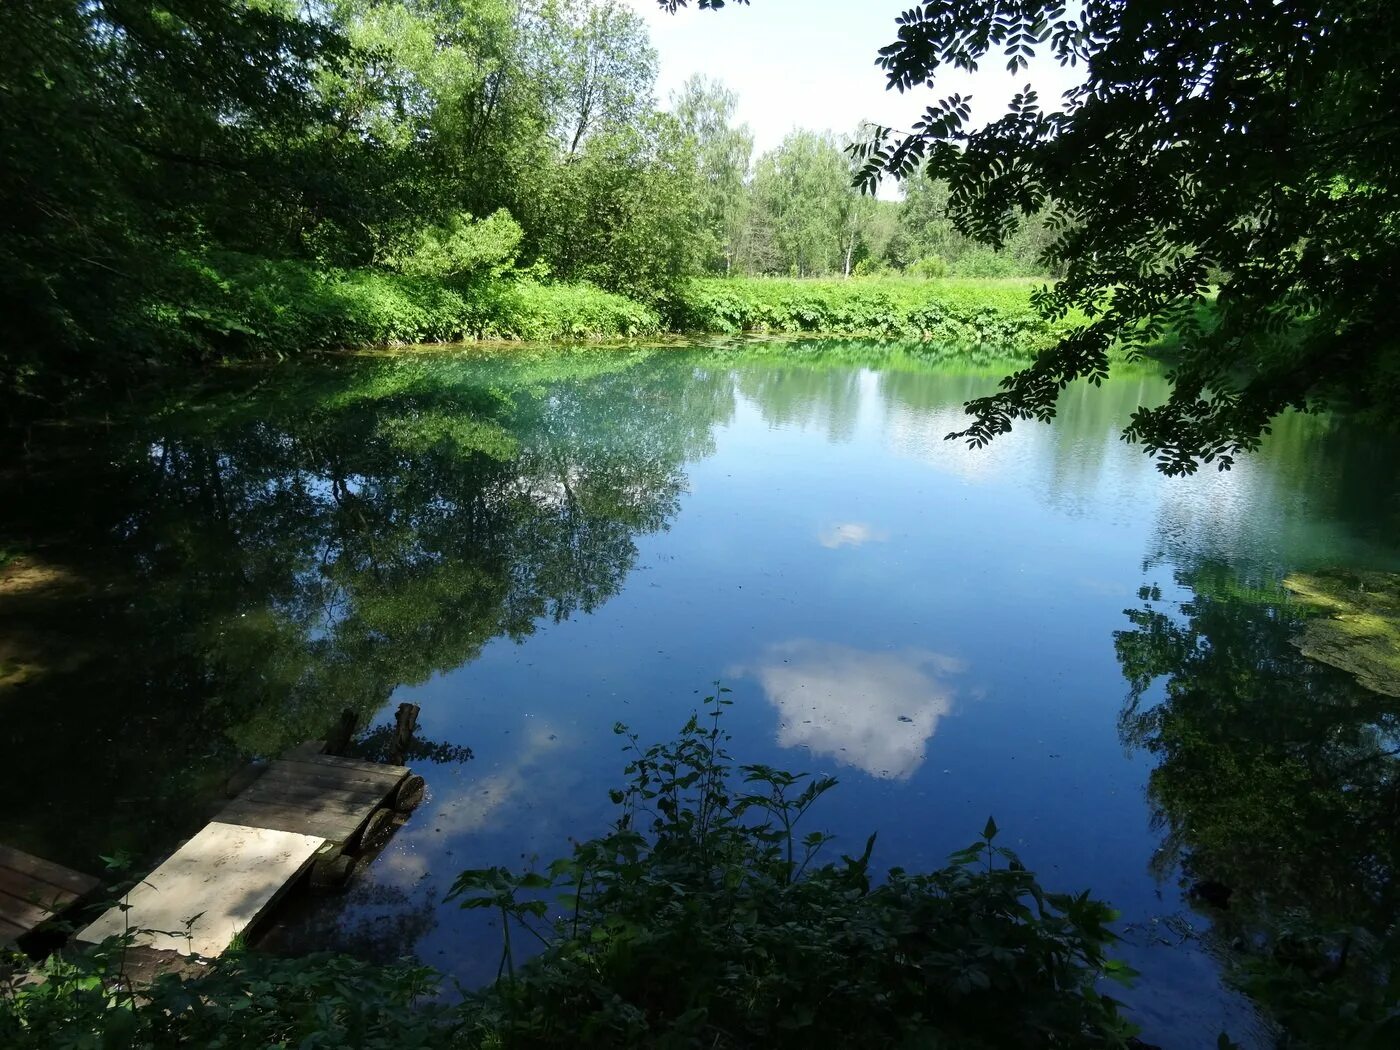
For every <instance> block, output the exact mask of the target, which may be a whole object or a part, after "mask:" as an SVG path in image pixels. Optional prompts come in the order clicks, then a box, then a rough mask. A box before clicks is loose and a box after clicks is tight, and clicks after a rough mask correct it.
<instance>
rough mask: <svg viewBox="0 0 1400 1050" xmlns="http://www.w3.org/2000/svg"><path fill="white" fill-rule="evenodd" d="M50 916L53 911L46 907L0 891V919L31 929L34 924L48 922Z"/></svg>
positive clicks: (51, 916)
mask: <svg viewBox="0 0 1400 1050" xmlns="http://www.w3.org/2000/svg"><path fill="white" fill-rule="evenodd" d="M52 918H53V912H51V911H49V909H48V908H41V907H40V906H39V905H37V904H31V903H30V902H29V901H26V900H20V898H18V897H11V896H10V895H9V894H8V893H0V919H5V920H7V921H8V922H12V923H14V924H15V925H16V926H23V927H24V928H25V929H26V930H32V929H34V927H35V926H38V925H39V924H40V923H43V922H48V921H49V920H50V919H52Z"/></svg>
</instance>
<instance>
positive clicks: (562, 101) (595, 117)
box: [544, 0, 657, 154]
mask: <svg viewBox="0 0 1400 1050" xmlns="http://www.w3.org/2000/svg"><path fill="white" fill-rule="evenodd" d="M544 10H545V13H546V17H550V18H553V19H554V20H555V21H556V22H557V24H558V26H559V29H560V32H561V40H560V42H561V47H560V51H559V60H560V62H559V70H558V74H557V76H558V90H559V92H560V97H559V123H558V129H559V136H560V141H561V142H562V143H563V144H564V146H565V148H566V149H567V150H568V152H569V153H571V154H572V153H577V152H578V151H579V149H580V147H581V146H582V145H583V143H584V140H585V139H586V138H587V137H588V136H589V135H590V134H592V133H594V132H597V131H605V130H607V131H611V130H616V129H618V128H622V127H626V126H628V125H631V124H633V123H634V122H635V121H637V120H638V119H639V118H640V117H642V116H643V115H644V114H647V113H650V112H651V111H652V108H653V103H654V94H653V93H654V91H655V86H656V62H657V58H656V49H655V48H654V47H652V45H651V39H650V37H649V36H648V34H647V28H646V23H645V22H644V21H642V18H641V16H640V15H638V14H637V13H636V12H635V11H633V10H631V9H630V8H628V7H626V6H624V5H623V4H621V3H619V2H618V0H558V3H557V4H551V5H549V6H546V8H545V9H544Z"/></svg>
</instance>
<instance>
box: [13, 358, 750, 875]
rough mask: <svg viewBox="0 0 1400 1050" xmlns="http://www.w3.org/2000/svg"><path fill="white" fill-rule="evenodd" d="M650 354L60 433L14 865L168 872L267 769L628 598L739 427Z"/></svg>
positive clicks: (278, 397)
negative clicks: (507, 645) (556, 625)
mask: <svg viewBox="0 0 1400 1050" xmlns="http://www.w3.org/2000/svg"><path fill="white" fill-rule="evenodd" d="M652 357H653V355H651V354H648V353H645V352H640V353H623V352H614V353H612V354H606V355H605V354H594V355H582V356H575V357H571V358H570V359H569V361H568V363H567V364H565V363H561V362H560V361H558V360H552V359H550V358H549V357H547V356H544V355H539V356H536V357H534V358H531V357H530V356H529V355H526V354H523V353H522V354H520V355H517V356H516V357H514V358H513V359H512V361H511V363H510V365H509V367H505V366H503V365H499V364H498V363H496V362H493V361H492V360H491V359H489V358H488V359H484V360H481V361H475V362H471V361H460V360H459V361H458V363H457V364H456V365H455V366H454V365H451V364H448V365H444V364H443V363H442V362H441V361H434V360H433V359H431V358H428V357H406V358H403V359H398V360H387V361H385V360H378V361H375V360H371V361H364V360H359V361H352V362H343V363H340V364H338V365H336V366H334V367H332V368H328V369H324V370H322V369H317V368H303V369H298V370H296V371H295V372H294V373H292V374H288V373H287V372H286V371H278V372H276V373H273V374H270V375H267V376H255V377H253V379H252V381H250V382H249V383H246V384H236V385H235V386H234V387H233V388H232V389H227V390H223V391H220V392H217V393H214V394H211V395H209V396H207V397H201V398H199V399H197V400H193V401H191V402H190V403H170V404H165V405H160V406H154V407H150V406H148V408H147V411H146V413H145V414H133V416H132V418H131V419H129V420H125V421H122V422H119V423H116V424H113V425H111V426H110V427H102V428H96V427H93V428H82V429H80V428H77V427H74V428H67V429H64V430H62V431H59V432H58V433H57V434H56V435H55V438H56V440H55V442H54V443H53V445H52V446H51V447H52V451H51V452H49V453H48V454H46V455H45V456H44V458H42V459H40V460H30V461H27V462H25V463H23V464H21V466H20V467H19V468H18V469H16V470H13V471H11V472H10V473H8V474H7V475H6V476H5V478H4V479H3V484H4V490H3V491H0V503H3V505H4V506H6V507H7V508H11V509H12V512H11V513H8V514H7V516H6V520H5V522H4V524H3V530H4V532H3V536H4V540H3V545H5V546H8V547H13V548H17V549H19V550H21V551H24V552H26V556H25V557H23V558H21V559H19V560H18V561H15V562H12V563H11V565H10V566H8V567H7V568H6V570H5V571H6V577H5V586H4V588H3V590H0V636H3V637H4V638H5V643H4V644H5V646H6V649H5V652H4V655H3V660H4V669H5V670H6V671H7V674H6V676H5V677H4V678H0V704H3V705H4V707H5V720H4V739H5V744H6V751H7V756H8V758H7V761H6V763H5V765H4V769H3V772H2V773H0V784H2V785H3V789H4V790H6V792H7V794H8V797H11V798H24V799H25V800H26V803H25V805H24V806H22V807H13V808H11V809H10V810H9V812H8V814H7V817H6V819H5V820H4V822H3V824H4V827H3V837H4V838H5V840H7V841H10V842H13V843H15V844H17V845H22V846H25V847H27V848H29V849H31V850H33V851H35V852H38V853H41V854H43V855H46V856H50V857H53V858H55V859H57V860H62V861H66V862H68V863H71V864H75V865H78V866H81V867H89V868H90V867H92V866H93V864H94V861H95V858H96V856H97V855H98V854H99V853H111V852H113V851H118V850H124V851H130V852H133V853H136V854H138V855H139V854H143V853H147V852H149V851H151V850H152V849H155V850H159V849H161V848H166V847H168V844H169V842H170V841H171V838H172V836H181V835H185V834H189V833H190V832H191V830H192V829H193V828H195V827H197V826H198V824H199V823H200V821H201V819H202V815H203V813H204V811H205V810H206V809H207V807H208V806H209V804H210V800H211V799H212V798H214V797H215V796H217V795H218V793H219V791H220V789H221V788H222V786H223V784H224V781H225V779H226V777H227V776H228V775H229V774H230V772H231V771H232V770H233V769H234V768H235V767H236V766H237V765H238V764H239V763H240V762H241V760H242V759H243V758H244V757H245V756H247V755H272V754H276V753H278V752H280V751H281V750H283V749H285V748H286V747H288V746H290V745H293V744H295V743H297V742H299V741H301V740H303V739H307V738H311V737H316V736H320V735H322V734H323V733H324V732H325V730H326V728H327V727H328V726H329V725H330V724H331V723H333V722H334V721H335V719H336V717H337V715H338V714H339V713H340V712H341V711H342V709H347V708H348V709H350V710H352V711H354V712H355V713H356V715H357V716H358V718H359V720H360V722H361V723H362V724H363V723H364V722H366V721H368V720H369V718H370V717H371V716H372V714H373V713H374V712H375V711H376V710H377V709H378V708H379V707H381V706H382V705H383V704H384V703H385V702H386V701H387V700H388V698H389V696H390V694H391V692H392V691H393V690H394V688H395V687H397V686H399V685H401V684H405V683H409V684H411V683H416V682H421V681H423V680H425V679H426V678H428V677H429V676H430V675H432V674H433V673H434V672H437V671H442V670H447V669H451V668H455V667H458V666H460V665H462V664H464V663H467V662H469V661H471V660H472V659H473V658H474V657H475V656H476V654H477V653H479V652H480V650H481V647H482V645H483V644H485V643H486V642H487V641H489V640H491V639H493V638H496V637H502V636H504V637H508V638H513V639H517V640H519V639H521V638H524V637H526V636H528V635H529V634H530V633H531V632H532V631H533V630H534V626H535V624H536V623H537V622H541V621H555V622H557V621H561V620H564V619H567V618H569V617H571V616H574V615H577V614H580V613H584V614H586V613H588V612H591V611H592V610H593V609H595V608H596V607H597V606H598V605H599V603H601V602H603V601H606V600H607V599H608V598H609V597H610V596H611V595H613V594H615V593H616V592H617V590H618V588H619V587H620V586H621V583H622V580H623V579H624V578H625V577H626V575H627V573H628V571H629V570H630V568H631V566H632V563H633V561H634V559H635V557H636V548H635V546H634V543H633V539H634V537H635V536H637V535H639V534H644V533H648V532H653V531H655V530H658V529H663V528H665V527H666V525H667V522H668V521H669V519H670V518H671V516H673V515H674V513H675V511H676V506H677V499H678V496H679V494H680V492H681V489H682V486H683V476H682V473H681V466H682V464H683V463H684V462H685V461H686V460H687V459H688V458H691V457H694V456H697V455H703V454H704V453H705V450H706V447H707V442H708V441H709V440H710V428H711V427H712V425H713V424H714V422H715V421H716V419H717V418H722V417H723V415H724V413H725V412H726V411H728V410H729V406H730V405H731V404H732V395H731V393H730V390H729V379H728V377H727V376H724V375H706V374H687V375H685V376H684V377H682V376H681V375H680V374H678V373H677V372H676V371H675V370H672V369H667V368H658V367H656V363H655V362H654V361H653V360H652ZM585 377H586V378H587V379H588V380H589V383H588V385H587V387H586V389H587V393H588V396H584V391H585V386H584V384H583V383H582V382H581V380H583V379H584V378H585ZM561 378H567V380H568V381H567V382H561V381H560V380H561ZM14 511H17V512H18V513H14Z"/></svg>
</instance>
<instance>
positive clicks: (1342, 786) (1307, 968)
mask: <svg viewBox="0 0 1400 1050" xmlns="http://www.w3.org/2000/svg"><path fill="white" fill-rule="evenodd" d="M1178 582H1179V583H1181V584H1182V585H1184V586H1187V587H1189V588H1190V589H1191V591H1192V597H1191V598H1190V599H1189V600H1188V601H1186V602H1184V603H1182V605H1181V607H1180V615H1177V614H1176V613H1175V612H1173V611H1172V610H1171V609H1170V608H1167V607H1165V603H1163V602H1162V601H1161V595H1160V593H1158V592H1157V591H1156V590H1155V589H1154V588H1145V589H1144V591H1143V593H1142V598H1143V604H1142V606H1141V607H1140V608H1137V609H1131V610H1128V612H1127V615H1128V617H1129V619H1130V620H1131V621H1132V625H1133V626H1132V629H1130V630H1125V631H1121V632H1119V633H1118V634H1117V636H1116V639H1115V643H1116V648H1117V653H1118V659H1119V661H1120V663H1121V665H1122V668H1123V673H1124V675H1125V676H1126V677H1127V679H1128V681H1129V683H1130V686H1131V689H1130V694H1129V698H1128V701H1127V704H1126V706H1125V708H1124V710H1123V713H1122V717H1121V721H1120V730H1121V734H1122V738H1123V740H1124V742H1125V743H1126V744H1128V745H1130V746H1133V747H1141V748H1145V749H1146V750H1147V751H1149V752H1150V753H1152V754H1153V755H1154V756H1155V757H1156V759H1157V767H1156V768H1155V769H1154V770H1153V772H1152V774H1151V778H1150V781H1149V789H1148V790H1149V797H1150V801H1151V804H1152V806H1153V807H1154V817H1155V821H1156V823H1157V825H1158V827H1159V828H1160V830H1161V832H1162V835H1163V846H1162V849H1161V852H1160V853H1159V855H1158V858H1157V862H1156V866H1157V868H1158V874H1159V875H1167V874H1169V873H1171V872H1172V871H1173V870H1175V869H1176V866H1177V865H1178V864H1179V865H1180V869H1181V870H1182V871H1183V872H1184V873H1185V878H1186V882H1188V883H1189V882H1193V881H1194V882H1195V883H1196V888H1197V892H1196V894H1195V897H1196V899H1197V900H1198V901H1199V900H1202V899H1206V900H1213V901H1214V902H1215V905H1216V906H1215V907H1211V906H1210V905H1209V904H1205V903H1202V905H1201V906H1202V907H1206V908H1210V910H1211V913H1212V914H1211V918H1212V921H1213V926H1214V930H1215V935H1216V936H1217V937H1219V938H1220V939H1221V941H1222V942H1223V943H1224V944H1227V945H1231V946H1232V947H1233V958H1234V962H1235V973H1236V975H1237V977H1238V978H1239V979H1240V981H1241V982H1242V984H1243V985H1244V987H1246V988H1247V989H1248V990H1249V991H1251V992H1252V993H1253V994H1254V995H1255V996H1256V997H1257V998H1258V999H1259V1000H1260V1001H1261V1002H1262V1003H1263V1004H1264V1005H1266V1006H1267V1007H1270V1008H1272V1009H1273V1011H1274V1012H1275V1013H1276V1014H1277V1015H1278V1016H1279V1017H1280V1019H1281V1020H1283V1021H1284V1022H1285V1025H1286V1027H1288V1028H1289V1029H1291V1030H1292V1031H1293V1032H1294V1033H1295V1034H1297V1035H1300V1036H1306V1037H1308V1038H1310V1039H1312V1040H1313V1041H1314V1042H1315V1044H1316V1045H1343V1043H1344V1040H1343V1038H1342V1036H1343V1035H1344V1034H1345V1033H1344V1032H1343V1031H1342V1029H1347V1030H1348V1031H1353V1032H1359V1031H1362V1030H1364V1028H1365V1026H1366V1024H1367V1023H1369V1022H1373V1021H1376V1020H1378V1019H1380V1018H1382V1017H1384V1015H1385V1014H1384V1012H1385V1010H1386V1009H1387V1005H1386V1004H1387V1003H1389V1004H1391V1005H1392V1006H1393V1003H1394V1001H1395V991H1394V988H1393V982H1395V981H1396V980H1397V979H1400V967H1397V962H1400V937H1398V936H1397V931H1396V929H1395V922H1396V915H1397V905H1400V890H1398V889H1397V886H1396V874H1397V872H1398V871H1400V830H1397V829H1400V824H1398V823H1397V821H1400V758H1397V756H1400V704H1397V702H1396V701H1395V700H1394V699H1392V698H1387V697H1384V696H1381V695H1379V694H1377V693H1372V692H1369V691H1368V690H1366V689H1364V688H1362V687H1361V686H1359V685H1358V684H1357V683H1356V682H1355V681H1354V680H1352V679H1351V678H1349V677H1348V676H1347V675H1345V674H1344V673H1342V672H1340V671H1337V670H1335V669H1333V668H1331V667H1328V666H1326V665H1323V664H1320V663H1316V662H1314V661H1311V660H1308V659H1306V658H1305V657H1303V655H1302V654H1301V653H1300V652H1299V650H1298V649H1297V647H1296V646H1295V645H1294V644H1293V642H1292V638H1293V636H1294V634H1295V632H1296V631H1297V629H1298V627H1299V625H1300V623H1301V621H1302V619H1303V617H1304V616H1305V615H1308V614H1307V612H1306V610H1304V609H1302V608H1300V607H1299V606H1297V605H1295V604H1294V603H1293V602H1292V601H1291V600H1290V599H1289V597H1288V596H1287V594H1286V593H1285V592H1284V591H1283V590H1282V588H1281V587H1279V586H1277V585H1276V584H1274V583H1272V582H1265V583H1253V582H1251V581H1248V580H1245V579H1242V578H1241V577H1240V576H1239V575H1237V573H1236V572H1235V571H1233V570H1231V569H1230V568H1228V567H1226V566H1224V565H1222V564H1218V563H1205V564H1202V565H1200V566H1198V567H1197V568H1195V569H1194V570H1192V571H1190V572H1188V573H1183V574H1181V575H1180V576H1179V578H1178ZM1158 682H1162V683H1163V688H1162V690H1161V693H1160V698H1159V699H1158V698H1157V695H1158V694H1157V691H1156V688H1155V684H1156V683H1158ZM1202 886H1204V892H1202ZM1225 891H1228V894H1227V893H1226V892H1225ZM1348 1004H1350V1005H1348ZM1338 1024H1340V1025H1341V1028H1339V1029H1336V1030H1333V1028H1332V1026H1333V1025H1338ZM1318 1025H1320V1026H1321V1027H1320V1028H1318V1030H1316V1031H1313V1030H1310V1027H1311V1026H1318ZM1366 1045H1370V1044H1366ZM1378 1045H1379V1044H1378Z"/></svg>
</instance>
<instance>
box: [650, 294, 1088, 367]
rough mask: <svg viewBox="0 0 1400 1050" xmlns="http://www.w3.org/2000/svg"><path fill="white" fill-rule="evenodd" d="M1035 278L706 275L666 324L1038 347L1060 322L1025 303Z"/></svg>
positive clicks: (690, 328)
mask: <svg viewBox="0 0 1400 1050" xmlns="http://www.w3.org/2000/svg"><path fill="white" fill-rule="evenodd" d="M1038 283H1039V282H1036V281H1030V280H1015V281H997V282H991V281H924V280H917V279H909V278H890V279H882V278H872V279H869V280H860V281H845V280H839V279H834V280H797V279H769V278H738V279H735V278H710V279H705V280H697V281H692V282H691V283H690V284H689V285H688V286H687V287H686V288H685V289H684V290H683V292H682V294H681V296H680V298H679V300H678V301H677V302H676V303H675V304H674V306H673V308H672V311H671V317H670V322H671V327H672V328H674V329H677V330H679V331H687V332H726V333H737V332H821V333H825V334H831V335H865V336H899V337H904V338H922V339H931V340H935V341H938V342H943V343H951V344H958V345H966V346H987V345H991V346H999V347H1003V348H1006V349H1011V350H1025V349H1032V350H1040V349H1043V348H1045V347H1047V346H1050V345H1052V344H1053V343H1054V341H1055V339H1056V336H1057V333H1058V332H1060V331H1061V330H1063V329H1064V327H1065V326H1066V323H1065V322H1062V323H1060V324H1058V325H1052V324H1051V323H1049V322H1047V321H1046V320H1044V319H1043V318H1042V317H1040V315H1039V314H1037V313H1036V312H1035V310H1034V309H1033V308H1032V307H1031V303H1030V296H1031V292H1032V291H1033V290H1034V289H1035V288H1036V287H1037V286H1038Z"/></svg>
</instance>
